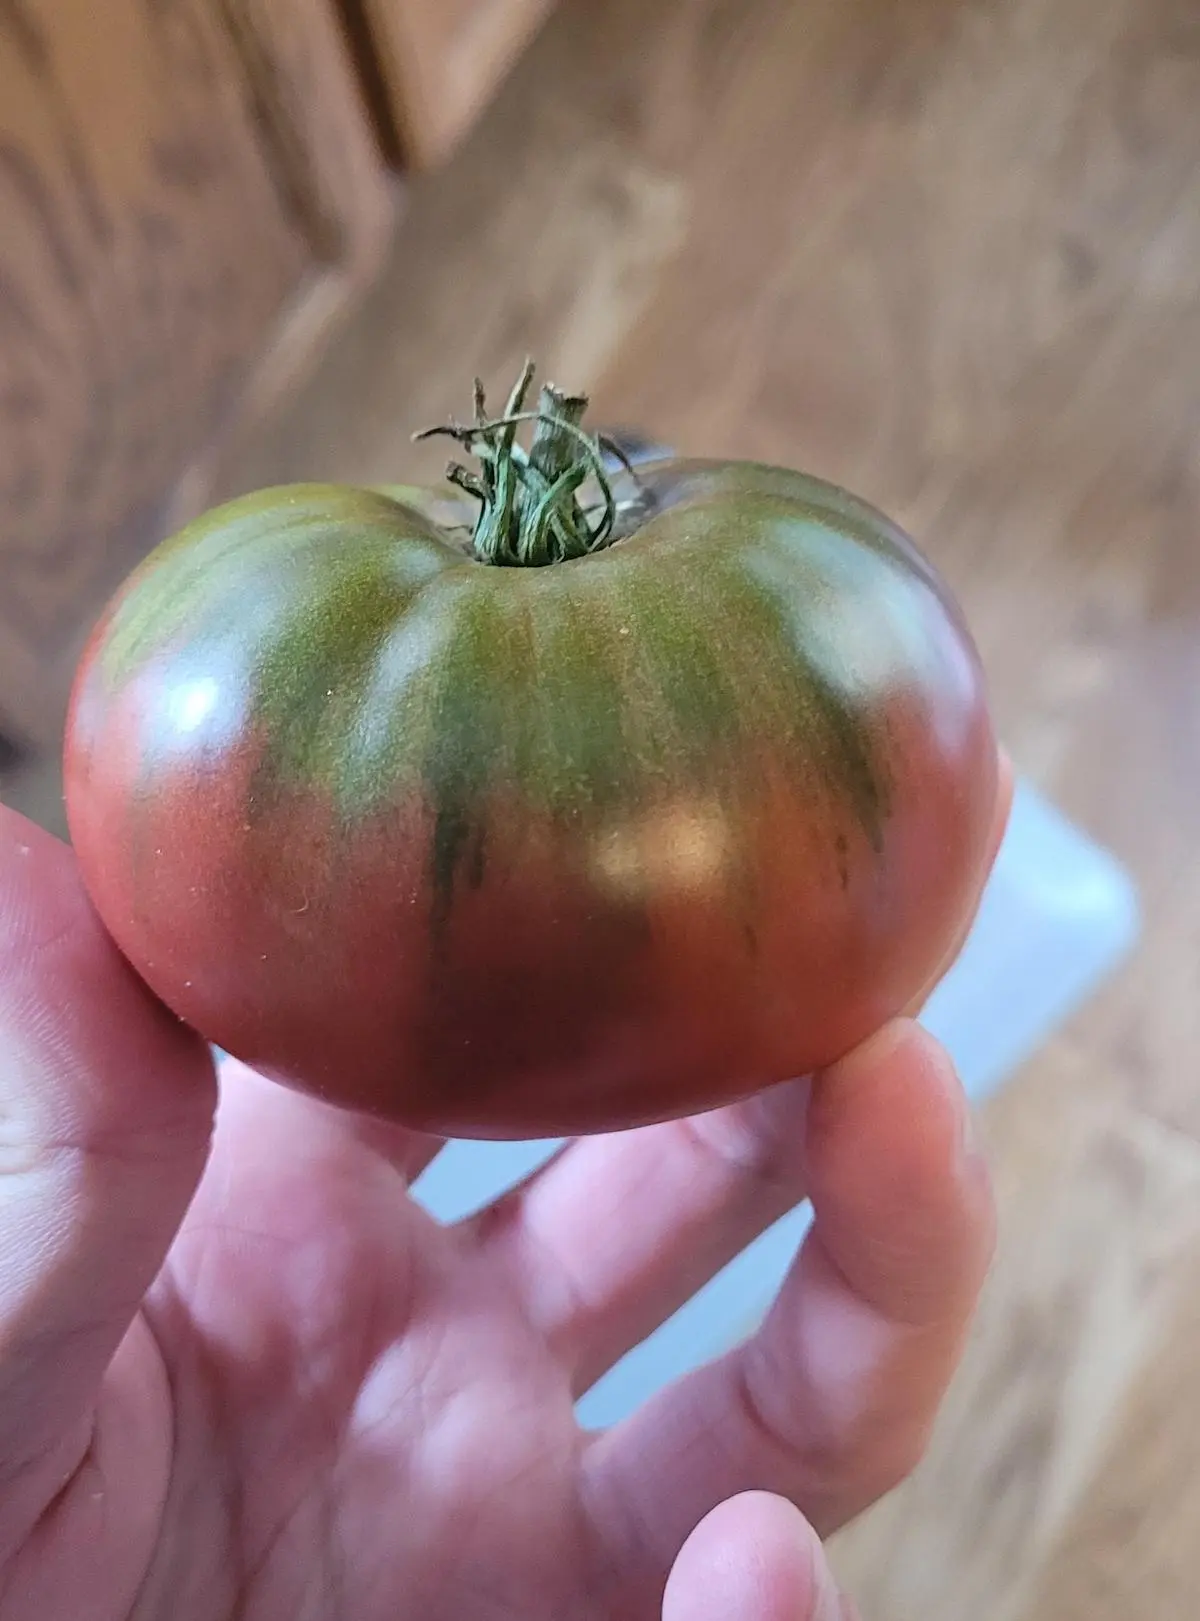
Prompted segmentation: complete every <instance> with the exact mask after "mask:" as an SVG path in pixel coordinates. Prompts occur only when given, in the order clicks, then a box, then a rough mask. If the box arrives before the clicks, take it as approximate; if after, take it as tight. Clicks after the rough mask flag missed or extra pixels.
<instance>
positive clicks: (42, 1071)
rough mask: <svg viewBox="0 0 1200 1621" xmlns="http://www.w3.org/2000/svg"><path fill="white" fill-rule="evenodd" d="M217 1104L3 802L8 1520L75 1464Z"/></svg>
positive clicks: (190, 1050) (0, 1369)
mask: <svg viewBox="0 0 1200 1621" xmlns="http://www.w3.org/2000/svg"><path fill="white" fill-rule="evenodd" d="M215 1102H216V1083H215V1077H214V1073H213V1064H212V1060H211V1058H210V1055H209V1052H208V1049H207V1048H206V1047H205V1046H204V1044H203V1043H202V1042H201V1041H200V1040H199V1039H198V1038H197V1037H195V1036H193V1035H192V1034H191V1033H190V1032H188V1031H187V1030H185V1028H184V1027H183V1026H182V1025H181V1024H179V1022H178V1021H177V1020H176V1019H175V1018H174V1017H173V1016H172V1015H171V1014H170V1013H168V1012H167V1010H166V1009H165V1008H163V1007H162V1006H161V1004H160V1003H158V1002H157V1001H156V1000H155V999H154V998H153V997H152V996H151V994H150V992H149V991H148V990H147V989H146V988H145V987H144V986H143V984H142V982H141V981H140V980H139V979H138V978H137V976H136V975H135V974H134V972H133V970H132V969H131V968H130V967H129V966H128V965H127V964H126V962H125V960H124V958H123V957H121V956H120V954H119V953H118V951H117V949H116V947H115V946H114V945H113V944H112V943H111V941H110V940H109V938H108V936H107V935H106V934H105V932H104V930H103V929H102V927H101V925H100V923H99V922H98V920H97V918H96V916H95V914H94V912H93V911H92V908H91V906H90V904H89V902H88V900H87V897H86V895H85V893H84V890H83V887H82V884H81V882H80V880H79V878H78V875H77V872H76V868H75V861H74V857H73V856H72V854H71V852H70V851H69V850H68V849H67V847H66V846H65V845H63V844H61V843H59V841H58V840H57V839H53V838H51V837H50V835H49V834H46V833H43V832H42V831H41V830H40V829H39V828H36V827H34V826H33V825H32V824H30V823H29V822H26V821H25V820H24V818H22V817H19V816H17V815H16V814H15V813H14V812H12V811H10V810H7V809H5V808H4V807H3V806H0V1502H2V1503H3V1505H4V1507H5V1509H6V1511H7V1513H8V1515H10V1516H11V1515H12V1514H13V1513H14V1512H15V1513H17V1514H20V1513H21V1512H22V1510H21V1509H20V1508H19V1507H18V1505H17V1503H16V1502H15V1501H14V1498H21V1499H27V1498H28V1495H29V1493H30V1492H32V1491H36V1490H38V1489H39V1488H38V1486H37V1484H36V1482H37V1480H38V1479H39V1478H40V1477H42V1476H43V1475H45V1473H46V1469H47V1468H50V1469H57V1470H58V1484H61V1480H62V1465H63V1462H64V1460H66V1466H67V1468H68V1470H69V1469H70V1468H72V1467H73V1466H74V1464H75V1463H77V1462H78V1461H79V1456H80V1453H81V1451H82V1449H83V1447H85V1446H86V1444H87V1440H88V1436H89V1432H90V1426H91V1421H92V1412H93V1408H94V1404H95V1398H96V1394H97V1390H98V1387H99V1384H100V1381H101V1379H102V1377H103V1375H104V1371H105V1369H106V1368H107V1366H108V1364H109V1362H110V1360H111V1359H112V1356H113V1354H114V1352H115V1350H116V1348H117V1346H118V1344H119V1343H120V1341H121V1339H122V1337H123V1335H124V1334H125V1332H126V1330H127V1329H128V1327H129V1324H130V1322H131V1320H132V1318H133V1316H134V1314H135V1313H136V1311H137V1309H138V1307H139V1306H140V1304H141V1301H142V1297H143V1295H144V1294H145V1292H146V1289H147V1288H148V1287H149V1285H150V1283H151V1282H152V1280H153V1278H154V1275H155V1273H156V1272H157V1271H158V1269H159V1267H160V1266H161V1265H162V1262H163V1258H164V1256H165V1255H166V1252H167V1249H168V1247H169V1245H170V1243H171V1240H172V1238H173V1236H174V1234H175V1230H176V1228H177V1227H178V1225H179V1222H180V1221H181V1219H182V1217H183V1214H184V1211H185V1209H186V1207H187V1204H188V1202H189V1200H190V1198H191V1196H192V1193H193V1191H194V1189H195V1187H196V1183H197V1182H198V1180H199V1178H200V1174H201V1171H202V1170H203V1167H204V1161H205V1157H206V1154H207V1150H208V1140H209V1134H210V1131H211V1127H212V1116H213V1110H214V1107H215ZM72 1453H74V1457H72V1456H71V1455H72ZM18 1483H20V1486H21V1487H22V1488H24V1489H22V1490H17V1485H18ZM11 1529H12V1526H11V1521H10V1523H8V1524H6V1525H5V1532H6V1533H7V1532H10V1531H11Z"/></svg>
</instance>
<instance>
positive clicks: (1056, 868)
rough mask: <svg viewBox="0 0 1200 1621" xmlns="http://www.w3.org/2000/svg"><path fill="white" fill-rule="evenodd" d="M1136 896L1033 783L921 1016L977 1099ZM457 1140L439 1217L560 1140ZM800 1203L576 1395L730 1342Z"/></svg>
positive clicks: (1106, 961)
mask: <svg viewBox="0 0 1200 1621" xmlns="http://www.w3.org/2000/svg"><path fill="white" fill-rule="evenodd" d="M1137 932H1138V909H1137V902H1136V897H1135V895H1134V892H1133V889H1132V886H1131V884H1130V882H1129V879H1128V878H1127V877H1126V875H1125V873H1124V871H1123V870H1122V869H1121V868H1120V867H1119V866H1118V865H1117V863H1116V862H1115V861H1114V860H1113V859H1112V857H1111V856H1110V855H1108V854H1107V852H1105V851H1103V850H1101V849H1099V848H1098V847H1097V846H1096V845H1095V844H1093V843H1092V842H1091V841H1090V840H1089V839H1087V838H1085V837H1084V836H1083V835H1082V834H1081V833H1079V832H1078V831H1077V830H1076V829H1075V828H1074V827H1072V826H1071V824H1070V823H1068V822H1066V821H1065V820H1064V819H1063V818H1062V817H1061V816H1060V815H1059V814H1058V812H1057V811H1055V810H1054V809H1053V807H1051V806H1049V805H1047V804H1046V802H1045V801H1044V800H1043V799H1041V798H1040V797H1039V796H1038V795H1037V794H1035V793H1034V792H1033V790H1032V789H1030V788H1029V787H1028V786H1026V785H1025V784H1020V785H1018V788H1017V793H1016V797H1015V800H1014V804H1013V814H1012V820H1011V822H1010V825H1009V829H1008V834H1007V836H1006V838H1005V841H1004V844H1003V846H1002V848H1001V851H1000V856H999V859H998V860H997V863H996V868H995V871H994V873H993V875H992V878H991V882H990V884H989V886H988V890H987V893H986V895H985V896H984V901H983V905H982V907H981V909H980V914H979V918H978V920H977V922H976V924H975V928H974V930H973V932H972V934H971V937H970V939H969V940H968V942H967V945H966V948H965V950H964V951H963V953H962V956H961V957H960V958H959V960H958V962H957V963H956V964H955V966H954V968H953V969H952V971H951V972H950V974H949V975H948V976H947V977H946V979H945V980H944V981H943V982H942V984H941V985H940V986H939V988H938V990H937V991H936V992H935V994H934V996H933V997H932V999H931V1000H930V1003H929V1005H928V1007H927V1009H926V1011H925V1014H924V1015H923V1018H922V1023H924V1024H925V1025H926V1026H927V1028H928V1029H930V1030H931V1031H932V1032H933V1033H934V1034H935V1035H936V1036H938V1038H939V1039H940V1040H941V1041H943V1042H944V1043H945V1045H946V1046H947V1047H948V1049H949V1050H950V1052H951V1053H952V1055H953V1057H954V1059H955V1061H956V1063H957V1064H958V1067H959V1072H960V1073H961V1075H962V1078H963V1083H964V1085H965V1086H966V1088H967V1091H968V1092H969V1094H970V1095H971V1096H972V1098H974V1099H975V1100H976V1101H978V1100H979V1099H980V1098H983V1097H985V1096H986V1095H987V1094H988V1093H990V1092H991V1091H993V1090H994V1089H995V1088H996V1087H997V1086H999V1085H1000V1084H1001V1083H1002V1082H1003V1080H1004V1079H1005V1077H1006V1076H1008V1075H1010V1074H1011V1073H1012V1071H1013V1070H1014V1069H1015V1068H1017V1067H1018V1066H1019V1065H1020V1064H1021V1063H1022V1062H1023V1061H1024V1060H1025V1059H1026V1058H1028V1057H1029V1056H1030V1055H1031V1054H1032V1053H1033V1052H1034V1051H1035V1050H1036V1048H1037V1047H1038V1046H1039V1045H1040V1044H1041V1042H1042V1041H1043V1040H1045V1038H1046V1037H1047V1036H1048V1035H1049V1034H1050V1032H1051V1031H1052V1030H1053V1029H1054V1028H1055V1027H1056V1026H1057V1025H1058V1024H1060V1023H1061V1022H1062V1021H1063V1020H1064V1019H1065V1018H1067V1017H1068V1016H1069V1015H1070V1014H1071V1013H1072V1012H1073V1011H1074V1010H1075V1008H1077V1007H1078V1006H1079V1004H1080V1003H1081V1002H1082V1001H1084V1000H1085V999H1086V998H1087V997H1088V996H1089V995H1090V994H1091V992H1092V991H1093V990H1094V989H1095V988H1096V986H1097V985H1098V984H1099V983H1100V982H1101V981H1102V980H1103V979H1104V978H1105V977H1106V976H1107V974H1108V973H1109V972H1110V971H1111V970H1112V969H1113V968H1114V967H1115V966H1116V964H1117V963H1118V962H1119V961H1120V960H1121V958H1122V957H1123V956H1124V955H1125V954H1126V953H1127V952H1128V950H1129V949H1130V948H1131V946H1132V945H1133V943H1134V941H1135V939H1136V937H1137ZM556 1146H557V1145H556V1143H553V1142H537V1143H499V1144H498V1143H461V1142H460V1143H451V1144H450V1145H449V1146H448V1147H447V1148H446V1149H445V1151H444V1152H443V1153H442V1154H440V1155H439V1156H438V1158H437V1159H436V1160H435V1161H434V1164H433V1165H432V1167H431V1168H430V1169H429V1170H428V1171H427V1172H426V1173H425V1175H424V1176H423V1177H422V1178H421V1180H420V1181H419V1182H418V1183H417V1186H416V1193H417V1197H418V1198H419V1199H420V1200H421V1201H422V1202H423V1203H424V1204H425V1205H426V1206H427V1208H428V1209H430V1210H431V1211H432V1212H433V1213H434V1214H435V1215H436V1216H438V1217H440V1218H441V1219H442V1220H447V1221H449V1220H454V1219H455V1218H457V1217H458V1216H461V1215H465V1214H466V1213H467V1212H468V1211H469V1210H472V1209H475V1208H477V1207H478V1206H479V1205H480V1204H482V1203H484V1202H485V1201H486V1200H488V1199H490V1198H492V1197H494V1195H495V1194H497V1193H499V1192H501V1191H502V1190H503V1189H505V1188H507V1187H510V1186H511V1185H512V1184H513V1183H514V1182H515V1181H517V1180H518V1179H519V1178H520V1177H522V1176H524V1175H525V1174H527V1172H528V1171H530V1170H532V1169H533V1168H534V1167H535V1166H536V1165H538V1164H540V1163H541V1162H542V1161H543V1160H544V1159H545V1158H546V1157H547V1155H548V1154H550V1153H551V1152H552V1151H553V1149H554V1148H555V1147H556ZM808 1220H809V1216H808V1210H807V1207H802V1208H800V1209H798V1210H795V1211H793V1212H792V1213H791V1214H790V1215H788V1216H786V1217H785V1218H784V1219H783V1220H782V1221H781V1222H778V1223H777V1224H776V1225H775V1226H774V1227H772V1228H771V1229H770V1231H769V1232H767V1233H764V1234H763V1235H762V1237H761V1238H759V1239H758V1240H757V1241H756V1242H755V1243H754V1244H752V1245H751V1246H750V1247H749V1249H747V1250H745V1251H743V1253H742V1254H741V1255H740V1256H739V1257H738V1258H737V1259H736V1260H735V1261H733V1262H732V1263H731V1264H730V1265H729V1266H727V1267H726V1268H725V1270H724V1271H723V1272H722V1273H720V1274H719V1275H718V1276H717V1277H716V1278H714V1279H713V1281H712V1282H711V1283H710V1284H709V1285H708V1286H707V1287H706V1288H704V1289H702V1290H701V1291H700V1293H699V1294H697V1295H695V1296H694V1297H693V1298H692V1300H690V1301H689V1302H688V1304H687V1305H686V1306H684V1307H683V1308H682V1310H681V1311H679V1312H677V1313H676V1315H675V1316H674V1317H673V1318H672V1319H671V1320H670V1321H669V1322H668V1323H666V1324H664V1325H663V1327H662V1328H660V1329H659V1330H658V1331H657V1332H656V1333H655V1334H653V1335H651V1337H650V1338H649V1339H648V1340H646V1341H645V1342H644V1343H643V1344H642V1345H640V1346H639V1347H638V1348H637V1349H636V1350H635V1351H632V1352H631V1353H630V1354H629V1355H628V1356H627V1357H626V1358H625V1359H624V1361H623V1362H621V1363H619V1364H618V1366H617V1367H616V1368H614V1369H613V1370H612V1372H611V1373H609V1374H608V1375H607V1377H606V1378H604V1379H603V1380H602V1381H601V1382H600V1384H598V1385H597V1386H596V1387H595V1389H594V1390H592V1391H590V1392H589V1393H588V1394H587V1395H586V1396H585V1397H584V1399H583V1401H582V1402H581V1403H580V1408H579V1412H580V1418H581V1420H582V1421H583V1422H584V1423H585V1424H588V1425H596V1426H599V1425H604V1424H610V1423H612V1422H613V1421H614V1420H616V1419H618V1418H620V1417H621V1416H622V1415H623V1414H624V1413H626V1412H628V1411H629V1410H630V1409H631V1408H632V1407H634V1406H635V1405H636V1404H637V1403H638V1402H640V1401H642V1400H643V1399H644V1398H645V1397H646V1396H647V1395H649V1394H650V1393H651V1392H652V1391H654V1390H655V1389H657V1388H658V1387H659V1386H660V1385H662V1384H663V1383H665V1382H666V1381H667V1380H668V1379H671V1378H673V1377H675V1376H676V1375H677V1374H679V1373H681V1372H683V1371H684V1370H685V1369H686V1368H689V1367H694V1366H696V1365H697V1364H698V1363H700V1362H702V1361H705V1360H707V1359H708V1358H709V1357H711V1356H713V1355H715V1354H717V1353H718V1352H719V1351H721V1350H723V1349H724V1348H725V1347H726V1346H727V1345H728V1344H729V1343H730V1341H731V1339H732V1337H734V1336H735V1335H736V1334H737V1333H738V1332H740V1331H742V1330H744V1329H745V1328H746V1327H747V1325H749V1324H750V1323H752V1322H753V1321H754V1319H755V1318H756V1317H758V1316H759V1315H760V1314H761V1313H762V1311H763V1310H764V1309H765V1307H766V1305H767V1304H768V1302H769V1301H770V1299H771V1297H772V1295H773V1294H774V1292H775V1290H776V1288H777V1287H778V1285H779V1282H780V1280H781V1279H782V1277H783V1274H784V1272H785V1271H786V1270H787V1267H788V1264H789V1263H790V1261H791V1258H792V1256H793V1255H794V1254H795V1251H796V1247H797V1244H798V1243H799V1241H800V1239H801V1238H802V1237H803V1235H804V1231H805V1229H806V1227H807V1225H808Z"/></svg>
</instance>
